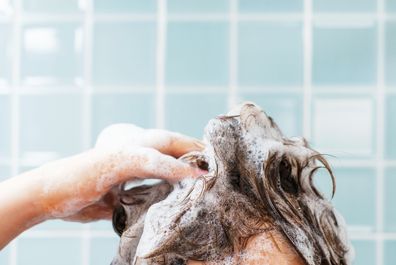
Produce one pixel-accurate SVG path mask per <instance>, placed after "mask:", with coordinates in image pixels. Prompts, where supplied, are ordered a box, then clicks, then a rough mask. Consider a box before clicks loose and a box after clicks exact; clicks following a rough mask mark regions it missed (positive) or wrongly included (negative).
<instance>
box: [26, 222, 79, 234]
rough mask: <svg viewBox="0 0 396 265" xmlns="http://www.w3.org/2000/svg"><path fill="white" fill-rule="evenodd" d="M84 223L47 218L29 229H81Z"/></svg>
mask: <svg viewBox="0 0 396 265" xmlns="http://www.w3.org/2000/svg"><path fill="white" fill-rule="evenodd" d="M85 226H86V225H84V224H82V223H78V222H66V221H63V220H49V221H45V222H44V223H41V224H38V225H36V226H34V227H32V228H31V229H30V230H31V231H50V230H68V231H71V230H73V231H81V233H82V230H83V229H84V227H85Z"/></svg>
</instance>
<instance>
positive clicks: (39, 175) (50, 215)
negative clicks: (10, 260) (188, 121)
mask: <svg viewBox="0 0 396 265" xmlns="http://www.w3.org/2000/svg"><path fill="white" fill-rule="evenodd" d="M203 147H204V146H203V145H202V143H201V142H200V141H198V140H195V139H193V138H190V137H187V136H183V135H181V134H178V133H173V132H168V131H164V130H144V129H142V128H139V127H136V126H134V125H130V124H119V125H113V126H110V127H108V128H107V129H105V130H104V131H103V132H102V133H101V134H100V136H99V138H98V140H97V144H96V146H95V147H94V148H93V149H91V150H89V151H86V152H84V153H81V154H78V155H76V156H73V157H69V158H65V159H62V160H58V161H54V162H50V163H48V164H45V165H43V166H41V167H39V168H37V169H34V170H32V171H29V172H26V173H23V174H21V175H19V176H16V177H14V178H10V179H8V180H7V181H5V182H2V183H0V201H1V203H0V216H1V218H0V249H1V248H2V247H3V246H4V245H5V244H7V243H8V242H9V241H10V240H11V239H12V238H14V237H15V236H17V235H18V234H19V233H21V232H23V231H24V230H26V229H27V228H29V227H31V226H33V225H35V224H37V223H40V222H42V221H44V220H47V219H54V218H61V219H67V220H76V221H83V222H86V221H92V220H97V219H106V218H110V217H111V213H112V207H113V200H114V198H113V196H112V192H111V190H112V188H113V187H116V186H117V185H118V184H121V183H123V182H125V181H128V180H132V179H136V178H162V179H166V180H168V181H170V182H172V181H177V180H179V179H181V178H184V177H196V176H198V175H201V174H203V173H204V172H202V171H201V170H199V169H197V168H193V167H191V166H190V165H188V164H185V163H183V162H181V161H179V160H177V159H176V158H177V157H179V156H181V155H183V154H185V153H187V152H190V151H195V150H201V149H202V148H203Z"/></svg>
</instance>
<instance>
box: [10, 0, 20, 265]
mask: <svg viewBox="0 0 396 265" xmlns="http://www.w3.org/2000/svg"><path fill="white" fill-rule="evenodd" d="M14 4H15V13H14V17H13V22H14V25H13V45H14V49H13V58H12V78H11V79H12V88H11V90H10V92H11V176H16V175H17V174H18V171H19V132H20V113H19V110H20V102H19V95H18V94H17V87H18V86H19V84H20V80H21V73H20V60H21V58H20V57H21V54H20V52H21V48H22V47H21V34H22V32H21V9H22V0H15V2H14ZM8 262H9V265H17V262H18V239H14V240H13V241H12V242H11V244H10V254H9V261H8Z"/></svg>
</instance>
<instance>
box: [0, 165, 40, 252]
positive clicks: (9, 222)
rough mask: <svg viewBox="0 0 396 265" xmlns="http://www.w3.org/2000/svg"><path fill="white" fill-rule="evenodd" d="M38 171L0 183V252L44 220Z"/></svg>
mask: <svg viewBox="0 0 396 265" xmlns="http://www.w3.org/2000/svg"><path fill="white" fill-rule="evenodd" d="M38 172H39V171H38V170H33V171H30V172H28V173H25V174H22V175H20V176H17V177H14V178H10V179H8V180H6V181H4V182H2V183H0V250H1V249H2V248H3V247H4V246H6V245H7V244H8V243H9V242H10V241H11V240H12V239H14V238H15V237H16V236H18V235H19V234H20V233H22V232H23V231H25V230H26V229H28V228H30V227H32V226H33V225H35V224H38V223H40V222H42V221H44V220H45V219H46V216H45V214H44V212H43V209H42V208H41V204H40V203H39V202H38V201H37V200H36V198H35V197H36V195H37V194H38V192H39V189H40V187H39V186H38V181H37V179H38V178H39V175H38Z"/></svg>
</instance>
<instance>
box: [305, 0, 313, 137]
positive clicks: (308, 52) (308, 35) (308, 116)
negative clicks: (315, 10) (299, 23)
mask: <svg viewBox="0 0 396 265" xmlns="http://www.w3.org/2000/svg"><path fill="white" fill-rule="evenodd" d="M312 6H313V5H312V0H304V14H305V15H304V27H303V46H304V66H303V67H304V77H303V84H304V92H303V96H304V97H303V104H304V106H303V135H304V137H305V138H306V139H307V140H308V141H311V140H312V139H311V137H312V135H311V133H312V132H311V130H312V128H311V120H312V113H311V112H312V46H313V44H312V34H313V33H312V31H313V28H312V27H313V24H312Z"/></svg>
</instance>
